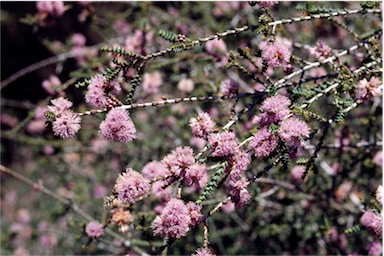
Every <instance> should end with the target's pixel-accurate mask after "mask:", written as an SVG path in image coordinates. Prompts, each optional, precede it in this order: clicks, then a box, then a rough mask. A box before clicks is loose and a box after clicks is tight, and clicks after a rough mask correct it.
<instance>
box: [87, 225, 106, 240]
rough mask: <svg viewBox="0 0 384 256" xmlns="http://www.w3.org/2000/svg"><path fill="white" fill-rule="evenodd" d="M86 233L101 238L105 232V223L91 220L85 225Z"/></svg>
mask: <svg viewBox="0 0 384 256" xmlns="http://www.w3.org/2000/svg"><path fill="white" fill-rule="evenodd" d="M85 233H86V234H87V236H89V237H91V238H99V237H101V236H102V235H103V234H104V229H103V225H101V224H100V223H99V222H97V221H91V222H89V223H88V224H87V226H86V227H85Z"/></svg>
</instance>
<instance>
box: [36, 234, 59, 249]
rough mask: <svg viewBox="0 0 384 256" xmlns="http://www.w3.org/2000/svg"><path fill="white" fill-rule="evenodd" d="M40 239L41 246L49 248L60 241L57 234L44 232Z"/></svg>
mask: <svg viewBox="0 0 384 256" xmlns="http://www.w3.org/2000/svg"><path fill="white" fill-rule="evenodd" d="M39 240H40V245H41V247H43V248H44V249H47V250H50V249H52V248H54V247H55V246H56V245H57V242H58V239H57V236H56V235H55V234H42V235H41V236H40V239H39Z"/></svg>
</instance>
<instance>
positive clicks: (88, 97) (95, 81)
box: [85, 74, 108, 108]
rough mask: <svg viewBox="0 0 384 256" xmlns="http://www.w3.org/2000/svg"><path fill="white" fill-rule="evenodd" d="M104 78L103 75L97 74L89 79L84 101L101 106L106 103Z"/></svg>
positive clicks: (97, 106)
mask: <svg viewBox="0 0 384 256" xmlns="http://www.w3.org/2000/svg"><path fill="white" fill-rule="evenodd" d="M104 79H105V78H104V76H103V75H100V74H97V75H95V76H93V77H92V78H91V80H90V81H89V85H88V90H87V93H86V94H85V102H87V103H88V104H90V105H92V106H93V107H96V108H101V107H104V106H106V105H107V102H108V98H107V96H106V94H105V92H104V87H105V86H104V84H105V82H104Z"/></svg>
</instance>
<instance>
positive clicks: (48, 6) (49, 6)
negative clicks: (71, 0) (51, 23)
mask: <svg viewBox="0 0 384 256" xmlns="http://www.w3.org/2000/svg"><path fill="white" fill-rule="evenodd" d="M36 7H37V10H38V11H39V12H46V13H48V14H50V15H52V16H54V17H60V16H61V15H63V13H64V11H65V7H64V2H63V1H38V2H36Z"/></svg>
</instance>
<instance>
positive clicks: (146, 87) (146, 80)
mask: <svg viewBox="0 0 384 256" xmlns="http://www.w3.org/2000/svg"><path fill="white" fill-rule="evenodd" d="M162 83H163V79H162V78H161V73H160V72H159V71H155V72H152V73H144V76H143V83H142V85H141V86H142V88H143V92H144V93H145V94H154V93H158V92H159V87H160V85H161V84H162Z"/></svg>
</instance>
